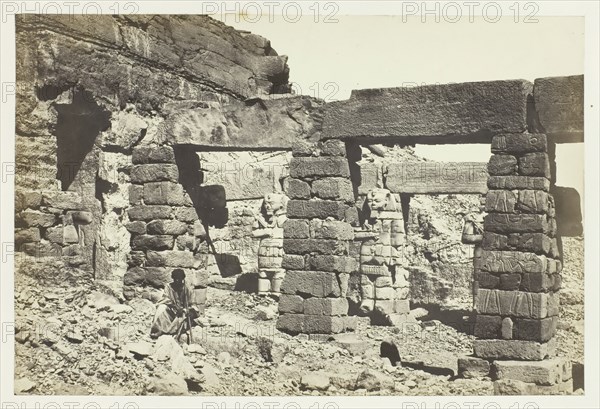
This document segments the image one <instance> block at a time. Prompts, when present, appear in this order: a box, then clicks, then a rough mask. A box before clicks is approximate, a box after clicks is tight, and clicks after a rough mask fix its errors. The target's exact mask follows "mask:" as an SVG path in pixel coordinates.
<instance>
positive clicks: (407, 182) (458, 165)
mask: <svg viewBox="0 0 600 409" xmlns="http://www.w3.org/2000/svg"><path fill="white" fill-rule="evenodd" d="M487 180H488V172H487V164H486V163H483V162H398V163H390V164H389V165H388V166H387V176H386V187H387V188H388V189H389V190H390V191H391V192H392V193H415V194H436V193H485V192H487V190H488V188H487Z"/></svg>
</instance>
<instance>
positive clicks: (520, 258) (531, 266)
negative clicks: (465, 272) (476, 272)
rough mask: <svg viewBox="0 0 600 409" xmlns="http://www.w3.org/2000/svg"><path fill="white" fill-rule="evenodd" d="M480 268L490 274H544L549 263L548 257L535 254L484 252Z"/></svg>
mask: <svg viewBox="0 0 600 409" xmlns="http://www.w3.org/2000/svg"><path fill="white" fill-rule="evenodd" d="M480 268H481V270H482V271H488V272H490V273H542V272H545V271H546V270H547V268H548V261H547V258H546V256H543V255H537V254H533V253H522V252H520V251H496V250H483V251H482V252H481V265H480Z"/></svg>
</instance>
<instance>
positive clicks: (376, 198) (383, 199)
mask: <svg viewBox="0 0 600 409" xmlns="http://www.w3.org/2000/svg"><path fill="white" fill-rule="evenodd" d="M391 196H392V194H391V193H390V191H389V190H387V189H381V188H375V189H371V190H370V191H369V193H367V207H368V208H369V210H370V211H371V212H373V211H377V210H385V208H386V207H387V205H388V204H389V201H390V200H391Z"/></svg>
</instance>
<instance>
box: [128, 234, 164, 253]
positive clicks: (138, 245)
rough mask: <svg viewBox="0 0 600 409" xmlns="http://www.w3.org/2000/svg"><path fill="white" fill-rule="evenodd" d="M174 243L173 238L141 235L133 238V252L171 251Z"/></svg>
mask: <svg viewBox="0 0 600 409" xmlns="http://www.w3.org/2000/svg"><path fill="white" fill-rule="evenodd" d="M173 243H174V238H173V236H164V235H160V236H152V235H148V234H141V235H137V236H134V237H133V239H132V240H131V248H132V249H133V250H171V249H173Z"/></svg>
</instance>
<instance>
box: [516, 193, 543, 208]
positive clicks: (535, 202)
mask: <svg viewBox="0 0 600 409" xmlns="http://www.w3.org/2000/svg"><path fill="white" fill-rule="evenodd" d="M517 209H519V210H521V211H524V212H528V213H547V212H548V211H549V209H550V198H549V197H548V193H547V192H544V191H542V190H521V191H519V198H518V201H517Z"/></svg>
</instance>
